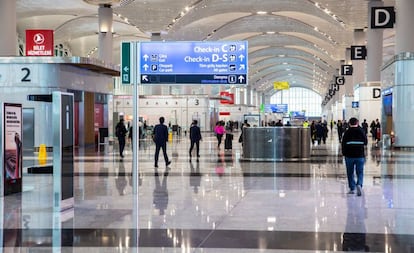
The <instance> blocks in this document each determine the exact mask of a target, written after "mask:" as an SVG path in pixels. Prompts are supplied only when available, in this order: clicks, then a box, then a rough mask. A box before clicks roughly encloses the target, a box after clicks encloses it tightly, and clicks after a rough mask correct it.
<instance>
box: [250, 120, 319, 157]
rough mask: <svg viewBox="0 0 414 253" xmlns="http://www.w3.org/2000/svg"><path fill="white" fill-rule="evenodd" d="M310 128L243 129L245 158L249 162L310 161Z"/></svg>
mask: <svg viewBox="0 0 414 253" xmlns="http://www.w3.org/2000/svg"><path fill="white" fill-rule="evenodd" d="M310 150H311V140H310V128H303V127H246V128H243V156H242V160H247V161H295V160H307V159H310Z"/></svg>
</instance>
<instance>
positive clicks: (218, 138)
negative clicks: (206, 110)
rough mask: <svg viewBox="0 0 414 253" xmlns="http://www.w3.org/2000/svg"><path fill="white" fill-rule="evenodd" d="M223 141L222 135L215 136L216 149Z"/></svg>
mask: <svg viewBox="0 0 414 253" xmlns="http://www.w3.org/2000/svg"><path fill="white" fill-rule="evenodd" d="M222 139H223V135H222V134H217V141H218V143H217V147H220V144H221V140H222Z"/></svg>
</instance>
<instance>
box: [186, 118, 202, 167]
mask: <svg viewBox="0 0 414 253" xmlns="http://www.w3.org/2000/svg"><path fill="white" fill-rule="evenodd" d="M197 124H198V121H197V120H193V124H192V125H191V127H190V141H191V145H190V151H189V153H190V161H191V152H192V151H193V148H194V144H195V145H196V151H197V161H198V157H200V141H201V139H202V137H201V131H200V128H199V127H198V126H197Z"/></svg>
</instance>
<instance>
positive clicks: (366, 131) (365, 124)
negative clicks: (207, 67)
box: [361, 119, 368, 136]
mask: <svg viewBox="0 0 414 253" xmlns="http://www.w3.org/2000/svg"><path fill="white" fill-rule="evenodd" d="M361 126H362V129H363V130H364V133H365V136H367V135H368V122H367V120H366V119H364V122H362V124H361Z"/></svg>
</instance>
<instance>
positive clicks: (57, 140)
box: [52, 91, 74, 212]
mask: <svg viewBox="0 0 414 253" xmlns="http://www.w3.org/2000/svg"><path fill="white" fill-rule="evenodd" d="M52 96H53V210H54V211H55V212H63V211H66V210H69V209H72V208H73V206H74V198H73V170H74V167H73V163H74V159H73V147H74V134H73V129H74V128H73V106H74V102H73V94H72V93H63V92H59V91H54V92H53V94H52Z"/></svg>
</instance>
